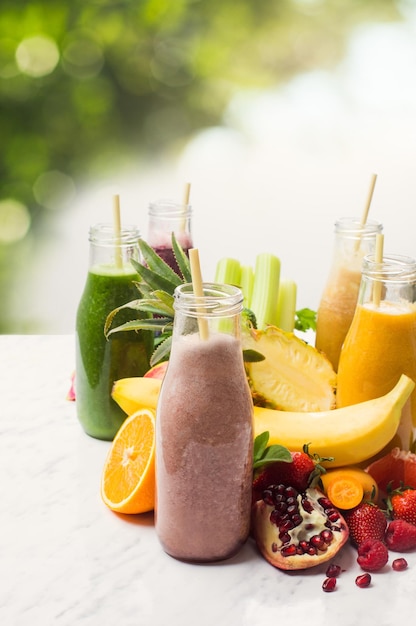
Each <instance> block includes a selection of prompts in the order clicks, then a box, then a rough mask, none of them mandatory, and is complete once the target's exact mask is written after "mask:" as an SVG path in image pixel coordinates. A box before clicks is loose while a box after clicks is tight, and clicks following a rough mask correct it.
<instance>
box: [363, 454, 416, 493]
mask: <svg viewBox="0 0 416 626" xmlns="http://www.w3.org/2000/svg"><path fill="white" fill-rule="evenodd" d="M367 471H368V473H369V474H371V476H373V478H374V480H376V481H377V484H378V486H379V488H380V491H382V492H383V493H384V494H385V493H386V492H387V485H388V484H389V483H391V488H392V489H397V488H398V487H400V483H401V482H402V483H403V484H404V485H408V486H409V487H413V488H414V489H416V454H413V453H412V452H408V451H406V450H400V448H393V450H391V452H389V453H388V454H386V455H384V456H383V457H382V458H381V459H378V460H377V461H374V462H373V463H371V464H370V465H369V466H368V467H367Z"/></svg>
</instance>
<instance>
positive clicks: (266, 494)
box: [263, 489, 274, 505]
mask: <svg viewBox="0 0 416 626" xmlns="http://www.w3.org/2000/svg"><path fill="white" fill-rule="evenodd" d="M263 501H264V502H265V503H266V504H271V505H273V504H274V498H273V491H272V490H271V489H265V490H264V491H263Z"/></svg>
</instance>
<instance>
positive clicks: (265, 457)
mask: <svg viewBox="0 0 416 626" xmlns="http://www.w3.org/2000/svg"><path fill="white" fill-rule="evenodd" d="M269 435H270V433H269V432H268V431H265V432H264V433H261V434H260V435H257V437H256V438H255V440H254V450H253V469H258V468H259V467H263V466H264V465H270V464H271V463H275V462H276V461H283V462H284V463H292V455H291V454H290V451H289V450H288V449H287V448H285V446H281V445H280V444H272V445H271V446H268V445H267V443H268V441H269Z"/></svg>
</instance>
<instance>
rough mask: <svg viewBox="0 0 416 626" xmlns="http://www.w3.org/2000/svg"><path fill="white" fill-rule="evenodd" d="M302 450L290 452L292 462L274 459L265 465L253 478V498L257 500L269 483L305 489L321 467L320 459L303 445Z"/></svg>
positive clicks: (299, 489)
mask: <svg viewBox="0 0 416 626" xmlns="http://www.w3.org/2000/svg"><path fill="white" fill-rule="evenodd" d="M303 450H304V451H303V452H291V455H292V462H291V463H287V462H285V461H275V462H274V463H270V464H269V465H266V466H265V467H264V468H263V469H262V470H261V472H260V473H258V474H257V475H256V476H255V478H254V480H253V498H254V500H259V499H261V497H262V493H263V491H264V489H266V488H267V487H269V486H270V485H285V486H287V487H289V486H290V487H294V488H295V489H296V490H297V491H299V492H302V491H305V489H307V488H308V487H310V486H311V485H312V482H314V481H315V479H316V480H317V479H318V477H319V476H320V475H321V473H322V471H323V468H322V467H321V466H320V465H319V462H320V461H321V460H322V459H319V458H318V457H314V456H312V455H310V454H309V452H308V446H307V445H305V446H304V448H303Z"/></svg>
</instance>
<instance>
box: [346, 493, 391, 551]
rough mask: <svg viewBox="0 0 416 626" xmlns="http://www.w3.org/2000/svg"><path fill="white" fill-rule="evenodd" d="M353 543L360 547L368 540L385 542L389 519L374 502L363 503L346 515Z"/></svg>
mask: <svg viewBox="0 0 416 626" xmlns="http://www.w3.org/2000/svg"><path fill="white" fill-rule="evenodd" d="M344 518H345V521H346V522H347V525H348V528H349V531H350V539H351V541H352V543H354V544H355V545H356V546H359V545H360V544H361V543H363V541H365V540H367V539H377V540H379V541H384V533H385V532H386V527H387V518H386V515H385V514H384V511H383V510H382V509H380V507H378V506H377V505H376V504H373V503H372V502H362V503H361V504H359V505H358V506H356V507H355V508H354V509H351V511H348V512H346V513H344Z"/></svg>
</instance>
